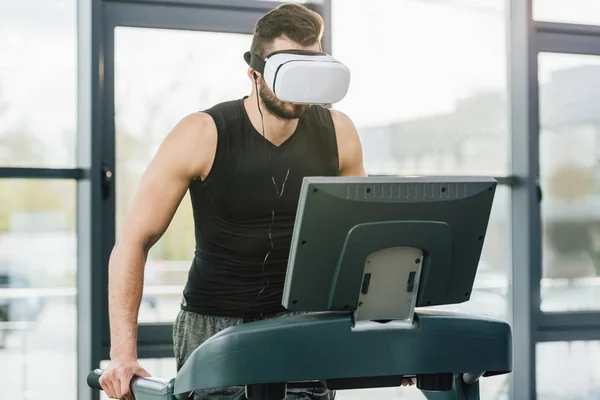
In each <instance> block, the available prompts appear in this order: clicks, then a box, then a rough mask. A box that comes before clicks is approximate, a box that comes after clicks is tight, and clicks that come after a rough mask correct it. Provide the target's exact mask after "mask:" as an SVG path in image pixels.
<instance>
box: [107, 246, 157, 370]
mask: <svg viewBox="0 0 600 400" xmlns="http://www.w3.org/2000/svg"><path fill="white" fill-rule="evenodd" d="M147 256H148V252H147V249H146V248H145V247H144V246H142V245H135V244H132V243H117V245H116V246H115V247H114V249H113V252H112V254H111V257H110V263H109V284H108V288H109V293H108V299H109V300H108V301H109V314H110V337H111V350H110V356H111V358H126V359H137V324H138V314H139V309H140V303H141V299H142V291H143V287H144V267H145V264H146V259H147Z"/></svg>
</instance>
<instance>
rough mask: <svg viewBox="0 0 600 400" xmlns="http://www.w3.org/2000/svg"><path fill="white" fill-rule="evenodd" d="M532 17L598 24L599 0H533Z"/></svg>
mask: <svg viewBox="0 0 600 400" xmlns="http://www.w3.org/2000/svg"><path fill="white" fill-rule="evenodd" d="M533 19H535V20H537V21H549V22H566V23H575V24H587V25H599V24H600V2H598V0H569V1H565V0H534V1H533Z"/></svg>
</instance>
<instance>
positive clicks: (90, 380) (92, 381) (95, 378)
mask: <svg viewBox="0 0 600 400" xmlns="http://www.w3.org/2000/svg"><path fill="white" fill-rule="evenodd" d="M102 372H104V371H103V370H101V369H95V370H93V371H92V372H90V373H89V374H88V376H87V384H88V386H89V387H91V388H92V389H98V390H102V386H100V377H101V376H102Z"/></svg>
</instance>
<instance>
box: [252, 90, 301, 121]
mask: <svg viewBox="0 0 600 400" xmlns="http://www.w3.org/2000/svg"><path fill="white" fill-rule="evenodd" d="M259 93H260V98H261V100H262V102H263V104H264V105H265V108H266V109H267V110H269V112H270V113H271V114H273V115H274V116H276V117H277V118H279V119H298V118H301V117H303V116H304V115H305V114H306V112H307V111H308V108H309V107H310V106H309V105H308V104H292V103H286V102H283V101H281V100H279V99H278V98H277V97H276V96H275V93H273V92H272V91H271V90H270V89H268V88H265V87H264V86H263V87H261V90H260V92H259Z"/></svg>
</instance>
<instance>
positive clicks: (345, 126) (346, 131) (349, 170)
mask: <svg viewBox="0 0 600 400" xmlns="http://www.w3.org/2000/svg"><path fill="white" fill-rule="evenodd" d="M331 117H332V118H333V124H334V126H335V132H336V137H337V143H338V155H339V160H340V162H339V164H340V166H339V169H340V170H339V175H340V176H367V172H366V171H365V167H364V164H363V150H362V144H361V143H360V138H359V136H358V132H357V131H356V127H355V126H354V123H353V122H352V120H351V119H350V118H349V117H348V116H347V115H346V114H344V113H342V112H341V111H338V110H331Z"/></svg>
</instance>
